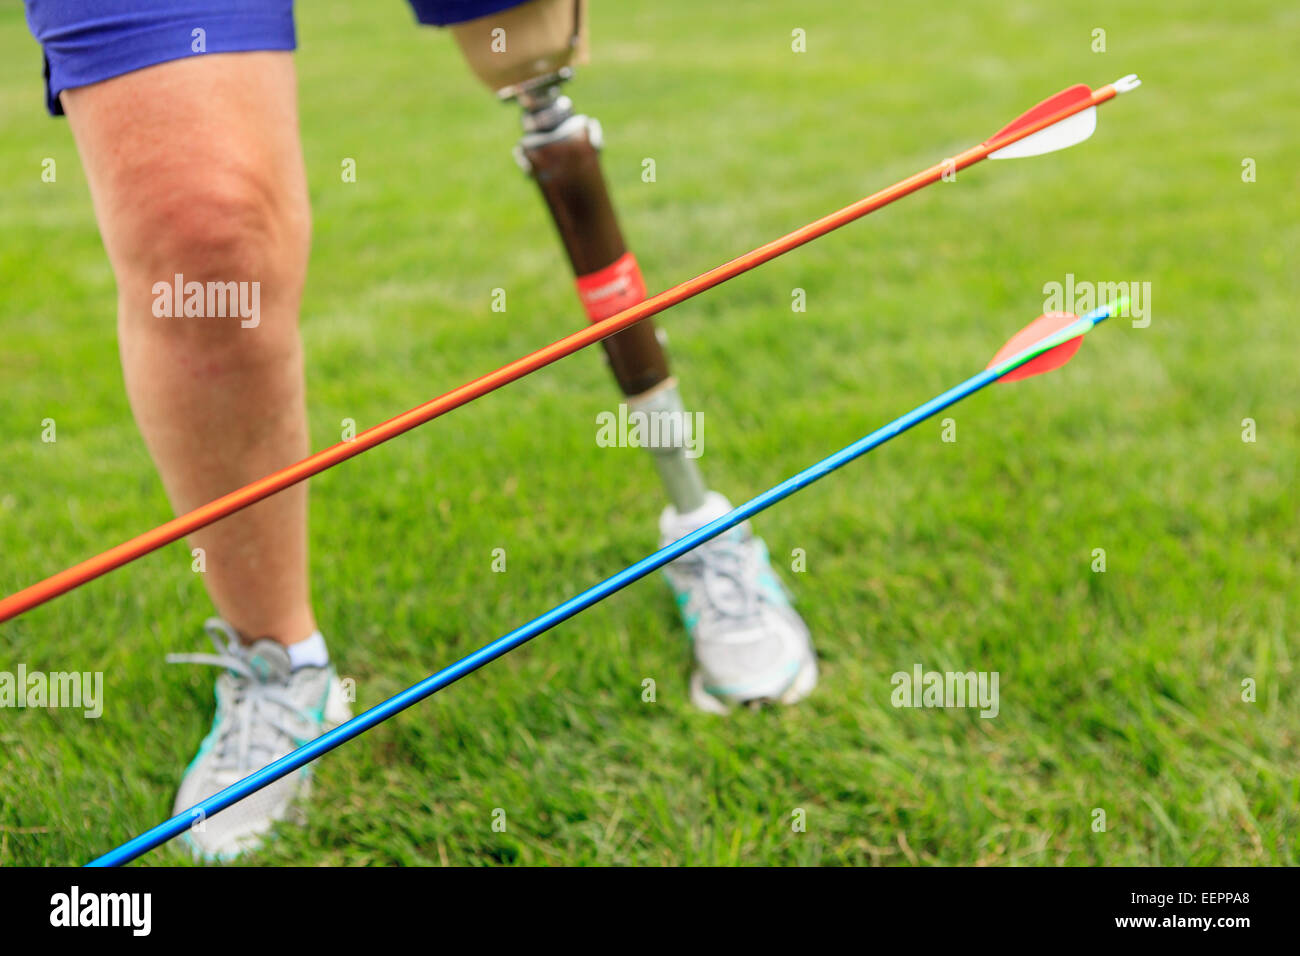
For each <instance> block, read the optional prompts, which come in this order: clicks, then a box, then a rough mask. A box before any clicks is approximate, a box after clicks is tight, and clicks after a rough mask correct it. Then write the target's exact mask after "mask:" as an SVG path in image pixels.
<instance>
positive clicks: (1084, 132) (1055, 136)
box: [989, 106, 1097, 159]
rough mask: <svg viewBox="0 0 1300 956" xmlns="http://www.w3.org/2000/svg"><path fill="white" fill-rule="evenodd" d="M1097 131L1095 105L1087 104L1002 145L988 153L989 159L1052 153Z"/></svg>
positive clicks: (1066, 147) (1072, 144)
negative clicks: (1048, 124) (1083, 107)
mask: <svg viewBox="0 0 1300 956" xmlns="http://www.w3.org/2000/svg"><path fill="white" fill-rule="evenodd" d="M1096 131H1097V107H1095V106H1089V107H1088V108H1087V109H1086V110H1081V111H1080V112H1078V113H1075V114H1074V115H1073V116H1067V117H1066V118H1065V119H1063V120H1061V121H1060V122H1059V123H1053V124H1052V125H1051V126H1049V127H1047V128H1046V129H1040V130H1039V131H1038V132H1037V133H1032V134H1031V135H1029V136H1026V137H1025V138H1024V139H1022V140H1019V141H1017V142H1015V143H1012V144H1011V145H1010V146H1004V147H1002V148H1001V149H999V150H998V151H997V152H993V153H989V159H1020V158H1022V157H1025V156H1041V155H1042V154H1043V153H1054V152H1056V151H1057V150H1058V149H1068V148H1069V147H1071V146H1074V145H1075V144H1077V143H1082V142H1083V141H1084V140H1085V139H1087V138H1088V137H1089V136H1091V135H1092V134H1093V133H1095V132H1096Z"/></svg>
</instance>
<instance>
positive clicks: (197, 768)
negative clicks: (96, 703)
mask: <svg viewBox="0 0 1300 956" xmlns="http://www.w3.org/2000/svg"><path fill="white" fill-rule="evenodd" d="M203 627H204V630H206V631H207V634H208V637H209V638H210V639H211V640H212V643H213V645H214V646H215V647H216V649H217V653H216V654H169V655H168V656H167V660H168V661H169V662H171V663H183V664H211V665H214V666H216V667H224V668H225V671H224V672H222V674H221V675H220V676H218V677H217V684H216V696H217V713H216V717H215V718H213V721H212V729H211V730H210V731H209V732H208V735H207V737H205V738H204V739H203V743H202V744H200V745H199V752H198V754H197V755H196V756H195V757H194V760H193V761H191V762H190V765H189V766H188V767H186V768H185V776H184V778H183V779H182V780H181V786H180V791H179V792H178V793H177V794H176V805H175V807H174V809H173V810H172V813H173V814H177V813H181V812H183V811H185V810H188V809H189V808H190V807H192V806H194V804H196V803H198V802H199V801H200V800H204V799H206V798H208V797H210V796H212V795H213V794H214V793H217V792H219V791H221V790H224V789H225V788H226V787H228V786H230V785H231V784H232V783H235V782H236V781H238V780H242V779H243V778H244V777H247V776H248V775H249V774H250V773H253V772H254V771H256V770H260V769H261V768H262V767H265V766H266V765H267V764H269V763H271V762H272V761H274V760H278V759H279V758H280V757H283V756H284V755H285V754H287V753H289V751H291V750H295V749H297V748H298V747H300V746H302V745H303V744H305V743H307V742H308V741H311V740H314V739H315V738H317V737H319V736H320V735H321V734H322V733H324V732H325V731H326V730H329V729H331V728H332V727H336V726H338V725H339V724H341V723H343V722H344V721H346V720H348V719H349V718H350V716H351V714H350V712H349V708H348V704H347V701H346V699H345V697H344V692H343V687H342V685H341V684H340V683H339V680H338V677H337V676H336V675H335V673H334V668H333V666H332V665H328V664H327V665H326V666H324V667H300V668H298V669H297V670H294V669H293V668H292V667H291V666H290V663H289V652H288V651H287V650H285V648H284V645H282V644H279V643H277V642H276V641H272V640H269V639H265V638H264V639H262V640H259V641H256V642H254V643H253V644H251V645H248V646H245V645H244V644H242V643H241V642H240V640H239V635H238V634H237V633H236V632H235V629H234V628H232V627H231V626H230V625H229V624H227V623H226V622H225V621H223V620H221V619H220V618H215V617H214V618H209V619H208V621H207V622H206V623H205V624H204V625H203ZM310 792H311V765H310V764H308V765H307V766H305V767H303V768H301V769H300V770H298V771H297V772H296V773H292V774H288V775H287V776H284V777H281V778H280V779H279V780H276V781H275V782H274V783H271V784H269V785H267V786H265V787H263V788H262V789H261V790H258V791H257V792H256V793H253V794H251V795H250V796H248V797H245V798H244V799H243V800H241V801H239V802H238V803H236V804H235V805H233V806H231V807H227V808H226V809H225V810H222V811H221V812H220V813H218V814H216V815H215V816H213V817H212V818H211V819H207V820H202V821H200V822H199V823H197V824H196V825H194V826H192V827H191V828H190V829H189V830H188V831H187V832H186V834H185V835H184V837H183V839H184V840H185V842H186V843H187V844H188V845H189V847H190V849H191V850H192V851H193V852H194V854H195V856H197V857H199V858H201V859H205V860H231V859H234V858H235V857H237V856H239V855H240V854H242V853H246V852H248V851H250V850H253V849H256V848H257V847H258V846H260V845H261V843H262V838H263V837H264V836H265V835H266V834H267V833H268V832H269V831H270V829H271V827H272V826H273V825H274V824H275V822H276V821H278V820H284V819H290V820H293V821H294V822H302V813H301V810H300V808H298V807H296V806H295V803H296V802H300V801H302V800H305V799H306V798H307V796H308V795H309V793H310Z"/></svg>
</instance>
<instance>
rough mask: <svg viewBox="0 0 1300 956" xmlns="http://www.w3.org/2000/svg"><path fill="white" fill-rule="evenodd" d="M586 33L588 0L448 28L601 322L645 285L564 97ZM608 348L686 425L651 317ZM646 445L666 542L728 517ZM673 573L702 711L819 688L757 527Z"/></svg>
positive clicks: (685, 461) (530, 7)
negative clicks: (512, 119) (515, 113)
mask: <svg viewBox="0 0 1300 956" xmlns="http://www.w3.org/2000/svg"><path fill="white" fill-rule="evenodd" d="M586 26H587V25H586V0H529V2H526V3H522V4H519V5H516V6H514V7H511V8H510V9H508V10H505V11H502V12H500V13H495V14H491V15H488V16H484V17H480V18H478V19H475V20H469V21H466V22H462V23H458V24H455V25H453V26H451V28H450V29H451V32H452V34H453V35H454V36H455V38H456V42H457V43H458V44H459V45H460V48H461V51H462V52H463V53H464V55H465V58H466V60H467V61H468V62H469V65H470V67H471V69H473V71H474V73H475V74H476V75H477V76H478V77H479V79H481V80H482V81H483V82H484V83H485V84H486V85H487V86H488V87H489V89H491V90H492V91H493V92H495V93H496V94H497V96H498V97H499V98H501V99H502V100H503V101H507V102H511V101H513V102H515V103H517V104H518V105H519V107H520V108H521V109H522V111H523V128H524V135H523V138H522V139H521V140H520V141H519V144H518V146H517V147H516V148H515V158H516V160H517V162H518V163H519V165H520V167H521V168H522V169H523V170H524V171H525V172H526V173H528V175H529V176H531V177H532V178H533V180H534V181H535V182H536V183H537V186H538V188H539V189H540V190H541V192H542V197H543V198H544V199H545V201H546V205H547V208H548V209H549V210H550V212H551V217H552V219H553V220H554V222H555V226H556V229H557V230H558V231H559V234H560V239H561V240H562V241H563V243H564V249H565V251H566V252H567V253H568V257H569V262H570V263H571V264H572V266H573V272H574V276H575V277H576V281H577V288H578V297H579V298H580V299H581V301H582V304H583V307H584V308H585V309H586V311H587V316H588V318H589V319H591V321H593V322H598V321H600V320H601V319H605V318H608V317H609V316H611V315H614V314H615V313H617V312H620V311H622V310H623V309H626V308H628V307H629V306H632V305H635V304H636V303H638V302H640V301H642V300H643V299H644V298H645V297H646V286H645V281H644V279H642V277H641V270H640V268H639V267H638V266H637V261H636V258H635V257H634V256H633V255H632V253H631V252H629V251H628V249H627V245H626V243H625V242H624V240H623V234H622V231H621V230H620V229H619V226H618V219H617V217H616V216H615V214H614V207H613V205H612V204H611V203H610V199H609V192H608V190H607V189H606V187H605V178H604V175H603V174H602V173H601V168H600V153H599V150H600V147H601V128H600V124H599V123H598V122H597V121H596V120H594V119H591V118H590V117H587V116H583V115H581V114H578V113H575V112H574V109H573V103H572V102H571V101H570V99H569V98H568V97H567V96H565V95H564V94H563V93H562V92H561V88H562V86H563V84H564V82H565V81H566V80H568V79H569V78H570V77H571V76H572V75H573V65H574V64H575V63H583V62H586V47H587V41H586V36H587V32H586ZM601 344H602V345H603V346H604V349H605V354H606V356H607V357H608V360H609V365H610V369H611V371H612V372H613V373H614V379H615V381H617V383H618V387H619V388H620V389H621V390H622V392H623V394H624V395H625V396H626V397H627V404H628V406H629V411H630V412H634V411H643V412H647V413H650V415H651V417H650V418H648V419H647V420H649V421H659V422H663V421H669V422H672V421H677V422H682V421H683V420H684V416H685V411H684V408H683V405H682V399H681V396H680V394H679V393H678V389H677V382H676V380H675V379H673V378H672V376H671V374H670V373H669V368H668V358H667V356H666V355H665V354H664V349H663V345H662V342H661V340H660V336H659V334H658V333H657V331H656V329H655V326H654V323H653V321H652V320H651V319H643V320H641V321H640V322H638V323H637V324H636V325H633V326H631V327H629V328H627V329H625V330H623V331H622V332H619V333H617V334H615V335H612V336H610V337H609V338H607V339H604V340H603V341H602V342H601ZM656 413H668V414H667V415H663V414H656ZM676 437H678V438H680V437H681V436H680V433H679V434H678V435H677V436H676ZM649 450H650V452H651V454H652V455H653V458H654V462H655V465H656V467H657V468H658V471H659V475H660V477H661V478H662V480H663V484H664V488H665V489H666V491H667V493H668V499H669V501H670V502H671V504H670V506H669V507H668V508H666V509H665V510H664V513H663V515H662V517H661V518H660V538H661V540H662V541H663V542H665V543H666V542H667V541H672V540H676V539H677V538H679V537H682V536H683V535H685V534H688V533H690V532H691V531H693V530H695V529H696V528H698V527H700V526H702V525H704V524H706V523H708V522H709V521H712V520H713V519H715V518H717V517H719V516H720V515H722V514H724V513H725V512H726V511H728V510H730V507H731V505H730V502H728V501H727V500H726V498H724V497H723V496H722V495H720V494H718V493H717V492H711V491H709V490H708V488H707V486H706V485H705V483H704V478H703V476H702V475H701V474H700V470H699V468H698V466H697V464H696V462H695V460H694V458H691V457H688V455H687V451H688V449H687V447H686V445H685V443H683V442H681V441H670V442H657V443H652V447H651V448H650V449H649ZM664 573H665V576H666V577H667V578H668V582H669V584H670V585H671V586H672V589H673V591H674V595H675V597H676V599H677V604H678V607H679V608H680V609H681V612H682V616H683V619H684V621H685V624H686V628H687V630H688V631H689V632H690V634H691V637H692V638H693V642H694V653H695V659H696V663H697V664H698V667H697V669H696V671H695V674H694V676H693V677H692V679H691V699H692V701H693V702H694V703H695V704H696V705H697V706H699V707H701V708H703V709H705V710H709V711H713V712H715V713H725V712H726V711H727V710H728V709H729V708H730V706H731V705H734V704H739V703H746V704H750V703H755V702H761V701H769V700H777V701H781V702H783V703H793V702H794V701H796V700H799V699H800V698H802V697H804V696H806V695H807V694H808V693H809V692H810V691H811V690H812V688H813V686H814V685H815V684H816V681H817V663H816V655H815V654H814V652H813V650H812V642H811V640H810V638H809V636H808V630H807V628H806V627H805V626H804V623H803V621H802V619H800V617H799V615H798V614H796V613H795V611H794V610H793V609H792V608H791V607H790V604H789V600H788V595H787V594H786V592H785V590H784V588H783V587H782V585H781V584H780V582H779V580H778V579H777V578H776V576H775V574H773V572H772V569H771V566H770V563H769V560H768V555H767V549H766V547H765V546H764V544H763V542H762V539H760V538H756V537H754V536H753V534H752V532H751V531H750V529H749V526H748V523H746V524H744V525H741V526H738V527H737V528H734V529H732V530H731V531H730V532H728V533H727V535H725V536H723V537H720V538H718V539H716V540H715V541H713V542H710V544H709V545H706V546H704V547H702V548H700V549H699V550H698V551H697V552H695V553H693V554H692V555H689V556H684V557H683V558H680V559H678V560H677V561H675V562H673V563H672V564H671V565H669V566H668V567H667V568H665V569H664Z"/></svg>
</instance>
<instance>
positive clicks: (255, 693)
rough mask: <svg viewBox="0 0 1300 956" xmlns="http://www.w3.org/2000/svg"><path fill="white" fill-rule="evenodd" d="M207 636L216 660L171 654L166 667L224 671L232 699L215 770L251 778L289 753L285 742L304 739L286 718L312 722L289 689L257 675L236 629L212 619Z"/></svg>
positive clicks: (215, 755) (217, 748) (210, 656)
mask: <svg viewBox="0 0 1300 956" xmlns="http://www.w3.org/2000/svg"><path fill="white" fill-rule="evenodd" d="M203 630H204V632H205V633H206V634H207V635H208V639H209V640H211V641H212V645H213V647H215V648H216V650H217V653H216V654H168V655H167V663H168V664H206V665H210V666H212V667H221V668H224V669H225V671H226V674H227V675H229V678H230V679H229V683H228V684H227V687H228V688H229V690H230V694H229V695H228V697H227V698H226V699H225V703H226V706H227V708H228V716H229V719H228V720H225V721H223V722H222V724H221V726H222V733H221V735H220V736H219V737H218V738H217V739H216V740H215V741H213V744H212V751H211V753H212V756H213V766H214V768H215V769H217V770H231V771H235V772H237V773H240V774H247V773H251V772H252V771H254V770H257V769H260V768H261V767H264V766H265V765H266V764H268V763H270V762H271V761H272V760H275V759H277V758H279V757H281V756H283V755H284V754H285V753H286V752H287V750H286V748H285V746H284V738H286V737H287V738H288V739H289V740H290V741H294V742H296V741H298V740H299V739H300V730H301V727H299V728H297V729H295V728H294V727H293V726H292V725H291V724H290V723H288V722H287V720H286V712H287V714H288V715H291V716H292V717H295V718H297V719H298V720H299V721H302V722H305V723H307V724H308V725H310V723H311V721H310V718H309V717H308V716H307V715H306V714H305V713H304V712H303V711H302V710H301V709H300V708H299V707H298V705H297V704H296V703H294V701H293V699H292V698H291V697H290V696H289V694H288V686H287V684H275V683H271V682H269V681H267V680H264V679H262V678H260V677H259V676H258V675H257V674H256V673H255V672H254V670H253V668H252V666H251V665H250V664H249V660H248V649H247V648H246V647H245V646H244V645H243V644H242V642H241V641H240V640H239V634H238V633H237V632H236V631H235V629H234V628H233V627H231V626H230V625H229V624H227V623H226V622H225V621H223V620H221V619H220V618H209V619H208V620H207V621H206V622H204V624H203ZM288 749H292V747H290V748H288ZM255 755H258V756H256V757H255Z"/></svg>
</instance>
